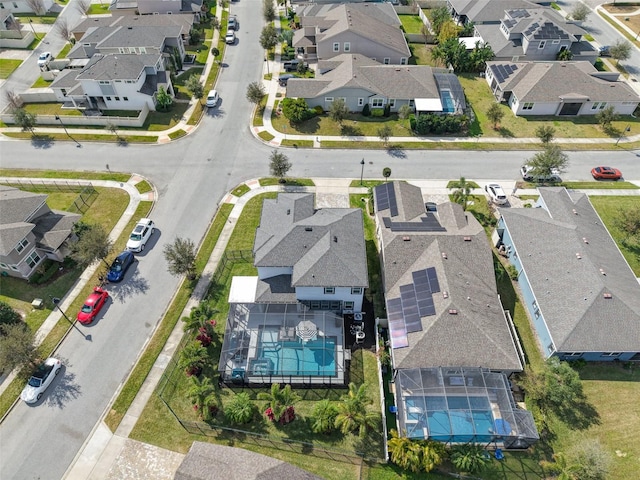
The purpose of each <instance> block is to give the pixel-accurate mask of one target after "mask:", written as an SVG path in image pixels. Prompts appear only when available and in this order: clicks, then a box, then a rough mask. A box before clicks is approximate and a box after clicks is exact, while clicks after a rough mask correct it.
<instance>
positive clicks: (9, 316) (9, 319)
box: [0, 301, 22, 325]
mask: <svg viewBox="0 0 640 480" xmlns="http://www.w3.org/2000/svg"><path fill="white" fill-rule="evenodd" d="M20 320H22V317H20V314H19V313H18V312H16V311H15V310H14V309H13V308H11V305H9V304H8V303H5V302H2V301H0V325H4V324H7V325H13V324H14V323H18V322H20Z"/></svg>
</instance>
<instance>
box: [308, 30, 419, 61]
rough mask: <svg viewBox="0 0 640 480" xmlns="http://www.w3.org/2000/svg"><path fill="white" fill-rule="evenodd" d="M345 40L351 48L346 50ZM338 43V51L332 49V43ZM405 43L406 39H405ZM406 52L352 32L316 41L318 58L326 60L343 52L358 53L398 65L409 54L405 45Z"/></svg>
mask: <svg viewBox="0 0 640 480" xmlns="http://www.w3.org/2000/svg"><path fill="white" fill-rule="evenodd" d="M345 42H348V43H350V44H351V45H350V46H351V48H350V50H349V51H348V52H345V51H344V44H345ZM334 43H338V44H339V47H340V48H339V51H337V52H334V51H333V44H334ZM405 45H406V41H405ZM406 48H407V50H406V53H399V52H397V51H396V50H392V49H390V48H389V47H387V46H385V45H384V44H383V43H377V42H374V41H371V40H369V39H367V38H363V37H361V36H359V35H356V34H354V33H353V32H343V33H341V34H340V35H334V36H333V37H331V38H325V39H323V40H321V41H320V43H318V59H320V60H327V59H329V58H333V57H335V56H336V55H340V54H343V53H359V54H361V55H364V56H365V57H369V58H375V59H376V60H377V61H378V62H380V63H383V62H384V59H385V58H389V59H390V64H392V65H400V64H401V58H403V57H404V58H407V60H408V58H409V57H410V56H411V53H410V52H409V47H408V46H407V47H406Z"/></svg>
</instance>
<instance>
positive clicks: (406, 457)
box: [387, 430, 421, 472]
mask: <svg viewBox="0 0 640 480" xmlns="http://www.w3.org/2000/svg"><path fill="white" fill-rule="evenodd" d="M387 445H388V448H389V458H390V459H391V461H392V462H393V463H395V464H396V465H398V466H399V467H400V468H402V469H403V470H411V471H412V472H417V471H418V470H419V469H420V463H421V461H420V456H419V453H420V452H419V450H416V449H415V445H416V443H415V442H414V441H413V440H411V439H410V438H407V437H401V436H399V435H398V432H397V430H391V439H390V440H389V443H388V444H387Z"/></svg>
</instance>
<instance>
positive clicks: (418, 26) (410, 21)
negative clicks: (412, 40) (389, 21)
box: [398, 14, 424, 33]
mask: <svg viewBox="0 0 640 480" xmlns="http://www.w3.org/2000/svg"><path fill="white" fill-rule="evenodd" d="M398 17H400V22H402V28H403V29H404V31H405V32H406V33H422V27H424V23H422V20H421V19H420V17H419V16H418V15H406V14H402V15H398Z"/></svg>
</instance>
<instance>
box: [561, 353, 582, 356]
mask: <svg viewBox="0 0 640 480" xmlns="http://www.w3.org/2000/svg"><path fill="white" fill-rule="evenodd" d="M564 356H565V357H581V356H582V352H567V353H565V354H564Z"/></svg>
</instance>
